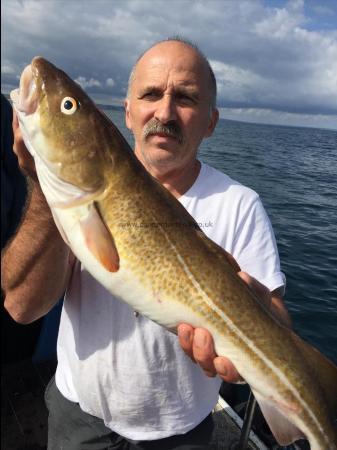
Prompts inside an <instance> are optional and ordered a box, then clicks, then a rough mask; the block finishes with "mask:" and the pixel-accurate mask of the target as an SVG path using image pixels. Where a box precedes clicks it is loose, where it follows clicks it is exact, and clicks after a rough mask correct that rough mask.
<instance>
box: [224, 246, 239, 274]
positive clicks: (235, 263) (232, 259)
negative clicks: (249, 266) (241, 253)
mask: <svg viewBox="0 0 337 450" xmlns="http://www.w3.org/2000/svg"><path fill="white" fill-rule="evenodd" d="M225 253H226V257H227V260H228V262H229V263H230V265H231V266H232V267H233V269H234V270H235V272H240V270H241V268H240V266H239V264H238V263H237V262H236V260H235V258H234V257H233V256H232V255H231V254H230V253H228V252H226V250H225Z"/></svg>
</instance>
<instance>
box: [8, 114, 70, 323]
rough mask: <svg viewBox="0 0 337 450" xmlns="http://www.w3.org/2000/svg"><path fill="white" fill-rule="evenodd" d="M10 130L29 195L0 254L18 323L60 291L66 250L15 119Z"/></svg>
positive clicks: (45, 307) (35, 313)
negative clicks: (28, 187) (12, 132)
mask: <svg viewBox="0 0 337 450" xmlns="http://www.w3.org/2000/svg"><path fill="white" fill-rule="evenodd" d="M13 130H14V136H15V144H14V149H15V152H16V154H17V156H18V159H19V164H20V167H21V168H22V169H23V170H24V171H25V172H26V173H27V174H28V175H29V185H30V195H29V199H28V204H27V207H26V211H25V214H24V217H23V220H22V222H21V225H20V227H19V229H18V231H17V233H16V235H15V236H14V238H13V239H12V240H11V241H10V243H9V245H8V246H7V248H6V249H5V250H4V254H3V256H2V268H1V284H2V288H3V290H4V292H5V308H6V309H7V311H8V312H9V314H10V315H11V316H12V317H13V319H14V320H16V321H17V322H19V323H29V322H33V321H34V320H36V319H38V318H39V317H41V316H43V315H44V314H46V313H47V312H48V311H49V310H50V309H51V308H52V307H53V306H54V304H55V303H56V302H57V301H58V299H59V298H60V297H61V295H62V294H63V292H64V290H65V286H66V283H67V279H68V276H69V274H70V269H71V267H70V258H69V253H70V251H69V249H68V247H67V246H66V244H65V243H64V242H63V240H62V238H61V236H60V234H59V232H58V230H57V228H56V226H55V224H54V220H53V217H52V214H51V211H50V209H49V206H48V204H47V202H46V200H45V197H44V195H43V193H42V191H41V188H40V185H39V183H38V181H37V177H36V173H35V168H34V163H33V160H32V158H31V156H30V155H29V154H28V151H27V149H26V147H25V145H24V143H23V140H22V137H21V133H20V130H19V128H18V123H17V120H16V118H14V119H13Z"/></svg>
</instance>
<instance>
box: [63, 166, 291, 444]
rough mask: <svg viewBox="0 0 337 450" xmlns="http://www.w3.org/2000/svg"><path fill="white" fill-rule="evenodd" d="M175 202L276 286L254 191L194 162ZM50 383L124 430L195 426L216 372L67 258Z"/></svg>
mask: <svg viewBox="0 0 337 450" xmlns="http://www.w3.org/2000/svg"><path fill="white" fill-rule="evenodd" d="M180 201H181V203H182V204H183V205H184V207H185V208H186V209H187V210H188V212H189V213H190V214H191V215H192V216H193V217H194V218H195V219H196V221H197V222H198V223H199V225H200V227H201V229H202V230H203V231H204V232H205V233H206V235H207V236H208V237H210V238H211V239H212V240H213V241H215V242H216V243H217V244H219V245H221V246H222V247H223V248H225V249H226V250H227V251H228V252H229V253H231V254H232V255H233V256H234V258H235V259H236V260H237V262H238V263H239V265H240V266H241V269H242V270H244V271H246V272H248V273H249V274H251V275H252V276H254V277H255V278H257V279H258V280H259V281H260V282H261V283H263V284H265V285H266V286H267V287H268V288H269V289H270V290H274V289H276V288H278V287H280V286H284V283H285V280H284V276H283V274H282V272H281V271H280V265H279V257H278V253H277V248H276V243H275V238H274V234H273V231H272V227H271V225H270V222H269V219H268V217H267V215H266V213H265V211H264V209H263V206H262V203H261V201H260V199H259V196H258V195H257V194H256V193H255V192H254V191H252V190H251V189H249V188H246V187H244V186H242V185H240V184H239V183H237V182H236V181H233V180H232V179H231V178H229V177H228V176H227V175H224V174H223V173H221V172H219V171H217V170H215V169H213V168H212V167H210V166H208V165H206V164H202V165H201V170H200V173H199V176H198V178H197V180H196V181H195V183H194V184H193V186H192V187H191V188H190V189H189V190H188V192H186V193H185V194H184V195H183V196H182V197H181V198H180ZM56 384H57V386H58V388H59V390H60V391H61V393H62V394H63V395H64V396H65V397H66V398H68V399H69V400H71V401H74V402H78V403H79V404H80V406H81V408H82V409H83V410H84V411H85V412H87V413H89V414H92V415H94V416H97V417H100V418H102V419H103V420H104V423H105V424H106V426H107V427H109V428H111V429H112V430H113V431H115V432H117V433H119V434H120V435H122V436H125V437H127V438H129V439H132V440H153V439H162V438H165V437H168V436H172V435H177V434H183V433H186V432H188V431H189V430H191V429H192V428H194V427H196V426H197V425H198V424H199V423H200V422H201V421H202V420H203V419H204V418H205V417H206V416H207V415H208V414H209V413H210V412H211V410H212V409H213V407H214V405H215V403H216V401H217V398H218V392H219V387H220V384H221V380H220V379H219V378H218V377H216V378H208V377H206V375H204V373H203V372H202V370H201V369H200V367H199V366H197V365H196V364H194V363H193V362H192V361H191V360H190V359H189V358H188V357H187V356H186V355H185V354H184V352H183V351H182V349H181V348H180V345H179V343H178V339H177V337H176V336H175V335H173V334H172V333H170V332H169V331H167V330H165V329H164V328H163V327H161V326H159V325H157V324H156V323H154V322H152V321H150V320H148V319H146V318H145V317H143V316H141V315H139V316H138V317H136V316H135V315H134V313H133V310H132V309H131V308H130V307H129V306H128V305H126V304H124V303H122V302H120V301H118V300H117V299H115V298H113V297H112V295H111V294H110V293H109V292H107V291H106V290H105V289H104V288H103V287H102V286H101V285H100V284H99V283H98V282H97V281H95V280H94V279H93V278H92V276H91V275H90V274H89V273H88V272H87V271H86V270H85V269H84V268H83V267H81V265H80V263H77V264H76V266H75V270H74V274H73V276H72V279H71V282H70V284H69V286H68V290H67V293H66V297H65V301H64V306H63V310H62V316H61V323H60V331H59V338H58V367H57V371H56Z"/></svg>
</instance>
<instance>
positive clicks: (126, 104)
mask: <svg viewBox="0 0 337 450" xmlns="http://www.w3.org/2000/svg"><path fill="white" fill-rule="evenodd" d="M124 108H125V124H126V126H127V128H128V129H129V130H131V129H132V127H131V118H130V100H128V99H127V98H126V99H125V100H124Z"/></svg>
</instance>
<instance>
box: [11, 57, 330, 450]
mask: <svg viewBox="0 0 337 450" xmlns="http://www.w3.org/2000/svg"><path fill="white" fill-rule="evenodd" d="M69 98H70V99H71V102H72V101H73V100H74V102H75V103H74V105H75V106H74V109H75V111H74V112H73V113H72V112H71V111H70V110H67V111H66V113H65V112H64V109H65V107H68V106H69V104H65V103H64V102H65V100H64V99H69ZM12 99H13V102H14V106H15V108H16V109H17V112H18V117H19V121H20V127H21V129H22V132H23V136H24V139H25V142H26V145H27V147H28V148H29V150H30V151H31V153H32V154H33V156H34V159H35V163H36V168H37V174H38V177H39V180H40V184H41V187H42V189H43V192H44V194H45V196H46V198H47V201H48V203H49V205H50V207H51V209H52V212H53V215H54V218H55V222H56V224H57V225H58V227H59V229H60V231H61V234H62V235H63V237H64V239H65V240H66V242H67V243H68V245H70V247H71V249H72V251H73V252H74V254H75V255H76V256H77V258H78V259H79V260H80V261H81V262H82V264H83V265H84V266H85V267H86V268H87V270H88V271H89V272H90V273H91V274H92V275H93V276H94V277H95V278H96V279H97V280H98V281H99V282H100V283H101V284H102V285H103V286H105V287H106V289H108V290H109V291H110V292H111V293H112V294H113V295H114V296H116V297H118V298H120V299H122V300H123V301H125V302H127V303H128V304H130V305H131V306H132V307H133V308H134V309H135V310H136V311H139V312H140V313H141V314H143V315H145V316H147V317H148V318H150V319H151V320H154V321H156V322H157V323H159V324H160V325H162V326H164V327H166V328H168V329H170V330H175V329H176V327H177V325H178V324H179V323H181V322H186V323H190V324H192V325H193V326H200V327H204V328H207V329H208V330H209V331H210V332H211V333H212V335H213V338H214V343H215V348H216V352H217V354H218V355H223V356H227V357H228V358H230V359H231V360H232V362H233V363H234V365H235V366H236V368H237V369H238V371H239V373H240V374H241V375H242V376H243V378H244V379H245V380H246V381H247V382H248V383H249V385H250V386H251V388H252V390H253V392H254V394H255V396H256V398H257V400H258V402H259V404H260V406H261V409H262V411H263V413H264V415H265V417H266V420H267V421H268V423H269V425H270V427H271V429H272V431H273V433H274V435H275V436H276V439H277V440H278V441H279V442H280V443H281V444H282V445H286V444H289V443H290V442H293V441H294V440H296V439H298V438H301V437H303V436H306V437H307V439H308V440H309V442H310V445H311V449H312V450H326V449H329V450H334V449H335V450H337V444H336V443H337V437H336V429H335V428H334V426H333V423H332V420H333V414H334V413H335V412H336V409H335V407H337V405H336V403H337V401H336V402H332V404H331V401H330V400H331V399H329V397H333V396H334V395H335V394H336V399H337V392H336V386H335V385H336V382H335V381H336V380H337V368H336V366H335V365H334V364H333V363H332V362H331V361H328V360H327V359H326V358H325V357H323V356H322V355H320V354H319V353H318V352H317V351H316V350H314V349H312V348H311V347H310V346H309V345H308V344H306V343H304V342H303V341H301V339H300V338H299V337H298V336H296V335H295V334H294V333H293V332H292V331H290V330H289V329H287V328H286V327H285V326H283V325H282V324H281V323H279V322H278V321H277V320H276V319H275V318H274V317H273V316H272V315H271V313H270V312H269V311H268V310H267V309H266V308H265V307H264V306H262V305H261V303H260V302H259V300H258V299H257V298H256V297H255V295H254V293H252V291H251V290H250V289H249V288H248V287H247V285H246V284H245V283H244V282H243V281H242V280H241V279H240V277H239V276H238V275H237V274H236V272H235V270H234V269H233V266H232V265H231V264H230V262H229V260H228V258H227V254H226V252H225V251H224V250H223V249H221V248H220V247H219V246H218V245H216V244H215V243H213V242H212V241H210V240H209V239H208V238H207V237H206V236H205V235H204V234H203V232H202V231H201V230H200V228H199V227H198V225H197V224H196V222H195V221H194V219H193V218H192V217H191V216H190V215H189V214H188V213H187V211H186V210H185V209H184V208H183V206H182V205H181V204H180V203H179V202H178V201H177V200H176V199H175V198H174V197H173V196H172V195H171V194H170V193H169V192H168V191H167V190H166V189H164V188H163V187H162V186H161V185H160V184H159V183H158V182H157V181H156V180H155V179H154V178H152V177H151V176H150V175H149V174H148V173H147V172H146V171H145V169H144V168H143V166H142V165H141V163H140V162H139V161H138V160H137V159H136V157H135V156H134V154H133V152H132V150H131V149H130V148H129V146H128V144H127V143H126V141H125V140H124V138H123V137H122V135H121V134H120V133H119V131H118V130H117V128H116V127H115V126H114V125H113V124H112V123H111V121H110V120H109V119H108V118H107V117H106V116H105V115H104V114H103V113H102V112H100V111H99V110H98V109H97V107H96V106H95V105H94V103H93V102H92V101H91V100H90V98H89V97H88V96H87V95H86V94H85V93H84V92H83V91H82V90H81V88H80V87H79V86H78V85H76V83H74V82H73V81H72V80H71V79H70V78H69V77H68V76H67V75H66V74H65V73H64V72H62V71H60V70H59V69H57V68H56V67H55V66H53V65H52V64H51V63H49V62H48V61H46V60H44V59H43V58H41V57H37V58H34V60H33V61H32V63H31V65H30V66H28V67H27V68H26V69H25V71H24V72H23V75H22V77H21V82H20V91H19V92H17V91H16V92H13V94H12ZM68 101H69V100H68ZM70 106H71V105H70ZM70 112H71V113H70ZM318 368H321V370H320V369H319V372H317V370H318ZM327 394H328V395H327ZM331 410H332V412H331Z"/></svg>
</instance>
